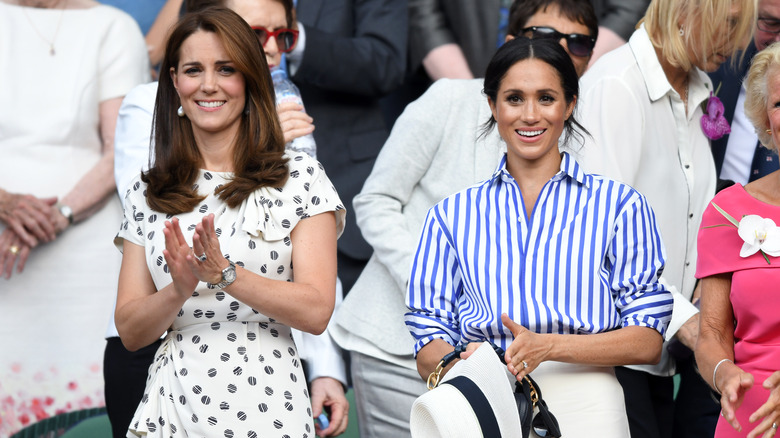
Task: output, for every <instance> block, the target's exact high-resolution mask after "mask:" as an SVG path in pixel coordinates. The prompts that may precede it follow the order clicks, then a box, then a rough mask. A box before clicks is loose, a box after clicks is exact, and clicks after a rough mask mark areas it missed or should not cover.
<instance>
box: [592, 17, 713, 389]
mask: <svg viewBox="0 0 780 438" xmlns="http://www.w3.org/2000/svg"><path fill="white" fill-rule="evenodd" d="M580 87H581V89H580V102H579V103H580V105H579V114H578V116H577V117H578V118H579V121H580V122H581V123H582V124H583V126H585V128H586V129H588V131H590V133H591V135H592V138H591V137H586V141H585V145H584V146H583V147H582V148H581V150H580V151H578V155H579V156H578V161H579V162H580V163H581V164H582V166H583V168H584V170H585V171H586V172H588V173H600V174H603V175H606V176H608V177H610V178H614V179H616V180H618V181H621V182H624V183H626V184H629V185H630V186H632V187H634V188H635V189H637V190H639V192H640V193H642V194H643V195H645V196H646V197H647V199H648V201H649V202H650V205H651V206H652V207H653V210H654V211H655V214H656V218H657V220H658V227H659V229H660V230H661V236H662V238H663V242H664V245H665V247H666V253H667V260H666V268H665V269H664V272H663V277H662V281H665V282H666V284H668V285H669V288H670V290H671V291H672V293H673V295H674V312H673V315H672V321H671V323H670V324H669V329H668V330H667V334H666V337H667V339H670V338H671V337H672V336H674V334H675V333H676V332H677V330H678V329H679V328H680V326H682V324H683V323H685V322H686V321H687V320H688V319H689V318H690V317H691V316H693V315H695V314H696V312H697V310H696V308H695V307H694V306H693V305H692V304H691V302H690V299H691V296H692V295H693V289H694V286H695V283H696V278H695V277H694V274H695V270H696V236H697V233H698V230H699V224H700V222H701V217H702V214H703V212H704V209H705V208H706V206H707V204H708V203H709V201H710V199H711V198H712V197H713V196H714V194H715V183H716V175H715V163H714V161H713V158H712V153H711V151H710V144H709V140H708V139H707V138H706V137H705V136H704V133H703V132H702V130H701V126H700V120H701V117H702V109H701V103H702V102H704V101H705V100H706V99H707V98H708V97H709V93H710V90H711V89H712V85H711V82H710V79H709V78H708V77H707V75H705V74H704V73H703V72H701V71H699V70H698V69H693V70H692V71H691V72H690V74H689V91H688V96H689V97H688V111H689V114H688V115H686V114H685V109H684V107H683V101H682V99H681V98H680V96H679V95H678V94H677V92H676V91H675V90H674V89H673V88H672V86H671V85H670V84H669V81H668V80H667V79H666V75H665V74H664V72H663V69H662V68H661V64H660V63H659V61H658V58H657V57H656V53H655V49H654V48H653V45H652V43H651V42H650V38H649V37H648V35H647V32H646V31H645V28H644V26H642V27H640V28H639V29H638V30H637V31H636V32H634V34H633V35H632V36H631V38H630V40H629V42H628V44H626V45H624V46H622V47H620V48H618V49H616V50H614V51H612V52H610V53H607V54H606V55H604V56H603V57H602V58H601V59H599V60H598V61H597V62H596V64H595V65H594V66H593V67H591V68H590V69H589V70H588V71H587V72H586V73H585V75H584V76H583V77H582V80H581V86H580ZM632 368H637V369H642V370H645V371H648V372H650V373H653V374H656V375H671V374H673V373H674V363H673V361H671V360H670V358H669V357H668V353H667V351H666V348H664V349H663V351H662V358H661V362H660V363H659V364H657V365H652V366H639V367H632Z"/></svg>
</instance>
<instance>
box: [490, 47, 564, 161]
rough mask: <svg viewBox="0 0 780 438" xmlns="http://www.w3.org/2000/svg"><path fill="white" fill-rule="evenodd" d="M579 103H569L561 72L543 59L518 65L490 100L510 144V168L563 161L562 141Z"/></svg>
mask: <svg viewBox="0 0 780 438" xmlns="http://www.w3.org/2000/svg"><path fill="white" fill-rule="evenodd" d="M575 101H576V99H575V100H574V101H572V102H571V103H567V102H566V98H565V95H564V91H563V86H562V85H561V77H560V75H559V74H558V71H557V70H556V69H555V68H553V67H552V66H551V65H549V64H547V63H546V62H544V61H541V60H539V59H535V58H530V59H526V60H523V61H520V62H517V63H516V64H514V65H513V66H512V67H510V68H509V70H507V72H506V75H505V76H504V78H503V79H502V80H501V84H500V86H499V89H498V93H497V94H496V102H493V101H492V99H488V103H489V104H490V109H491V111H492V112H493V117H494V118H495V119H496V124H497V126H498V133H499V134H500V135H501V138H503V139H504V141H505V142H506V144H507V160H508V166H510V167H513V168H519V167H520V166H522V167H525V166H528V165H535V164H539V163H543V162H547V160H551V159H552V160H556V162H557V161H558V160H560V153H559V152H558V138H559V137H560V136H561V133H562V132H563V128H564V122H565V121H566V120H567V119H568V118H569V116H571V113H572V110H573V109H574V104H575Z"/></svg>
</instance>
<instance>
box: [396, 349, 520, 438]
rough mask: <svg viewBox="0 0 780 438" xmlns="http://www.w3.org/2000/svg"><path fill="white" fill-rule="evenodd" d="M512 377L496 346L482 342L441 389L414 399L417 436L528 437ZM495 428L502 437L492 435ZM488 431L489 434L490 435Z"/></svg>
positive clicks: (412, 422) (452, 371) (414, 434)
mask: <svg viewBox="0 0 780 438" xmlns="http://www.w3.org/2000/svg"><path fill="white" fill-rule="evenodd" d="M456 378H458V379H456ZM453 379H456V380H455V381H453ZM510 379H513V377H512V376H511V375H510V374H509V373H508V372H507V369H506V365H505V364H503V363H501V360H500V359H499V358H498V355H496V352H495V351H494V350H493V348H492V346H491V345H490V344H489V343H487V342H485V343H483V344H482V345H480V347H479V348H478V349H477V350H476V351H475V352H474V353H473V354H472V355H471V356H469V358H468V359H466V360H460V361H458V362H457V363H456V364H455V365H453V367H452V369H450V371H449V372H448V373H447V374H446V375H445V376H444V378H443V379H442V381H441V383H440V384H439V386H437V387H436V388H434V389H433V390H431V391H428V392H426V393H425V394H423V395H421V396H420V397H418V398H417V400H415V401H414V404H413V405H412V414H411V420H410V425H411V432H412V437H414V438H437V437H442V438H478V437H483V438H496V437H498V436H502V437H521V436H523V435H522V429H521V426H520V414H519V413H518V411H517V402H516V401H515V398H514V395H513V392H514V391H513V388H514V386H513V384H512V380H510ZM485 401H487V403H485ZM496 426H497V428H498V430H499V431H500V435H499V434H496V433H495V432H492V433H491V432H488V431H490V430H493V431H495V428H496ZM483 429H484V430H485V431H486V433H489V435H487V436H485V434H483Z"/></svg>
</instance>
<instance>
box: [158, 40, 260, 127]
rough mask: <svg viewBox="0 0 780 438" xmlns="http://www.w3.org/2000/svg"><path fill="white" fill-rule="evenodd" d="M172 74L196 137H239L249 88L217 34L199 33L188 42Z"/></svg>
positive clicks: (181, 51)
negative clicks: (213, 135)
mask: <svg viewBox="0 0 780 438" xmlns="http://www.w3.org/2000/svg"><path fill="white" fill-rule="evenodd" d="M170 74H171V79H173V86H174V87H175V88H176V92H177V93H178V95H179V99H180V100H181V106H182V108H183V109H184V113H185V114H186V116H187V117H188V118H189V119H190V122H192V131H193V133H194V134H195V138H198V137H200V136H203V135H207V134H217V133H220V134H227V135H229V136H230V137H229V138H235V134H236V132H237V131H238V127H239V126H240V123H241V114H242V112H243V111H244V105H245V104H246V85H245V81H244V75H242V74H241V73H240V72H238V71H236V69H235V67H234V65H233V62H232V61H231V60H230V58H229V57H228V55H227V52H226V51H225V47H224V46H223V44H222V41H220V39H219V37H217V35H216V34H214V33H212V32H206V31H203V30H199V31H197V32H195V33H193V34H192V35H190V36H189V37H188V38H187V39H186V40H184V43H183V44H182V45H181V49H180V56H179V64H178V66H177V67H176V69H175V70H174V69H173V68H172V69H171V72H170Z"/></svg>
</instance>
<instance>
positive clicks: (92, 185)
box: [60, 97, 123, 226]
mask: <svg viewBox="0 0 780 438" xmlns="http://www.w3.org/2000/svg"><path fill="white" fill-rule="evenodd" d="M122 99H123V97H115V98H112V99H108V100H105V101H103V102H100V106H99V108H98V110H99V114H100V127H99V129H100V140H101V143H102V146H101V157H100V160H98V162H97V163H95V165H94V166H93V167H92V168H91V169H90V170H89V171H87V173H86V174H85V175H84V176H83V177H81V179H80V180H79V181H78V182H76V185H75V186H74V187H73V188H72V189H71V190H70V192H68V193H67V194H66V195H65V196H63V197H62V199H60V202H61V203H62V204H64V205H67V206H68V207H70V209H71V210H72V211H73V220H74V222H78V221H81V220H84V219H86V218H88V217H90V216H92V215H93V214H95V212H97V211H98V210H100V209H101V208H102V207H103V205H105V203H106V202H107V201H108V199H110V195H111V194H113V193H114V191H115V190H116V182H115V179H114V132H115V130H116V118H117V115H118V114H119V107H120V106H121V105H122ZM65 226H67V224H65Z"/></svg>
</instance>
